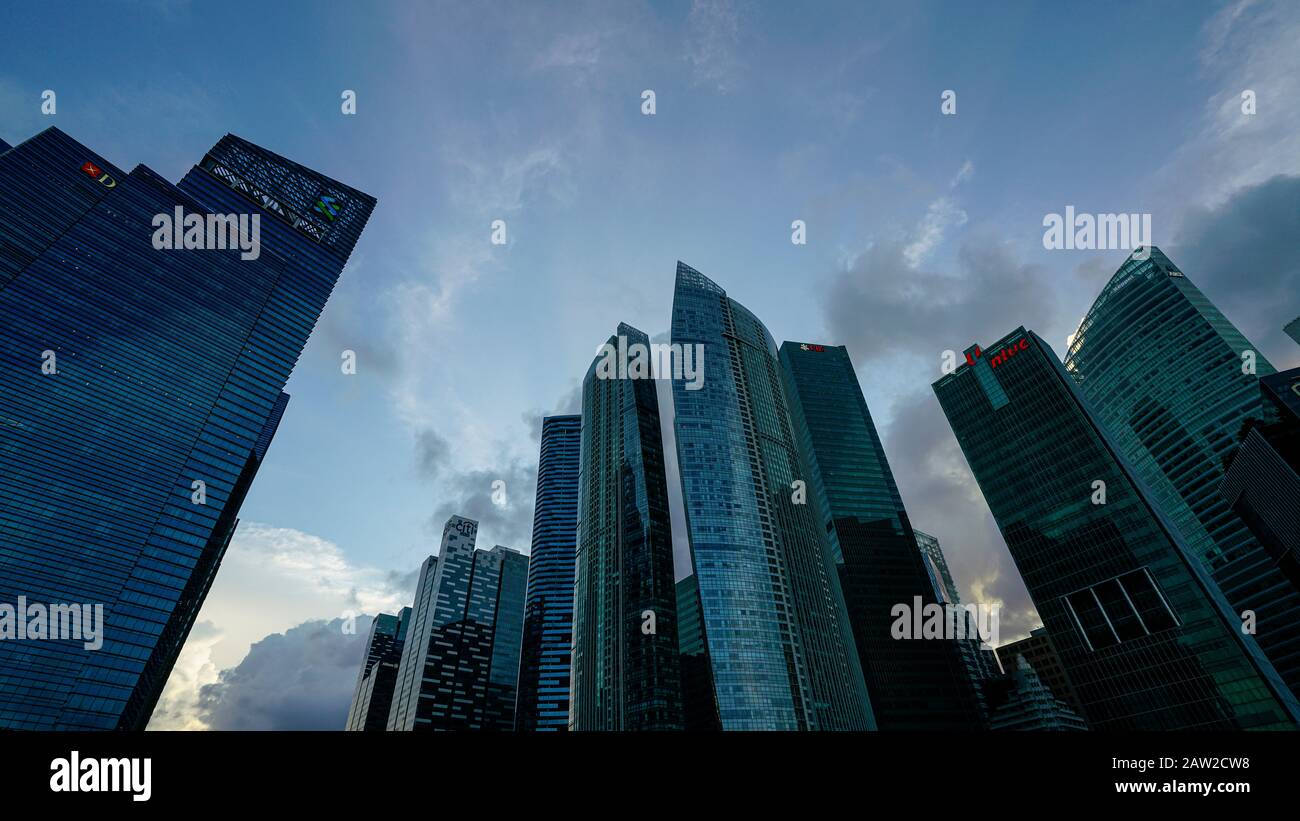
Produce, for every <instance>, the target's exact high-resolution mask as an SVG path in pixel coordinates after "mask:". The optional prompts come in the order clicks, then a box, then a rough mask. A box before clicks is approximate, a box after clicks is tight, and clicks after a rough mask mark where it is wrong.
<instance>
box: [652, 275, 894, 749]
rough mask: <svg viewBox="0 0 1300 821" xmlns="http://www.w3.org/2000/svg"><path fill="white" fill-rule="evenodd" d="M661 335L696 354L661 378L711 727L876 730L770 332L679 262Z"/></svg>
mask: <svg viewBox="0 0 1300 821" xmlns="http://www.w3.org/2000/svg"><path fill="white" fill-rule="evenodd" d="M672 344H673V345H674V346H679V345H680V346H696V345H698V346H700V349H701V350H702V351H703V359H702V360H700V361H698V362H697V367H699V368H700V369H701V372H702V374H703V379H702V382H699V383H696V384H694V385H693V384H692V383H690V382H688V381H686V380H685V379H674V380H673V405H674V408H675V420H674V430H675V432H676V435H677V460H678V466H679V468H680V471H681V479H682V495H683V499H684V502H685V506H686V523H687V530H688V533H689V535H690V545H691V561H692V565H693V570H694V575H695V578H696V582H697V584H698V586H699V594H700V613H701V615H702V618H703V625H704V641H705V645H706V652H707V655H708V659H709V667H710V673H711V675H712V679H713V688H714V693H715V695H716V700H717V707H718V717H719V721H720V724H721V727H722V729H724V730H865V729H874V727H875V722H874V720H873V719H872V715H871V704H870V700H869V698H868V696H867V689H866V685H865V683H864V681H863V677H862V668H861V666H860V665H859V663H858V653H857V649H856V647H855V644H854V637H853V631H852V629H851V627H850V625H849V617H848V613H847V611H846V609H845V605H844V596H843V593H842V592H841V590H840V582H839V575H838V571H837V569H836V564H835V561H834V559H833V558H832V554H831V547H830V545H829V544H828V543H827V541H826V538H825V531H824V529H823V526H822V523H821V522H820V521H819V516H818V513H817V511H816V505H814V504H807V503H803V504H801V503H799V501H797V500H798V498H799V497H798V495H797V494H798V492H799V486H798V485H796V484H795V483H796V481H803V482H805V483H807V480H808V478H809V477H810V475H811V474H810V469H809V467H808V466H807V464H806V462H805V460H804V458H803V455H802V454H801V452H800V448H799V444H798V442H797V440H796V438H795V433H794V429H793V425H792V423H791V421H790V400H789V398H788V397H787V395H786V390H785V388H784V387H783V385H782V377H781V366H780V363H779V362H778V360H777V350H776V343H775V342H774V341H773V340H772V335H771V334H770V333H768V331H767V328H765V327H764V326H763V323H761V322H760V321H759V320H758V318H757V317H756V316H754V315H753V314H752V313H750V312H749V310H747V309H746V308H745V307H744V306H743V305H741V304H740V303H738V302H736V301H735V300H733V299H730V298H729V297H728V296H727V294H726V292H725V291H724V290H723V289H722V288H720V287H718V285H716V284H715V283H714V282H712V281H711V280H710V279H708V278H707V277H705V276H704V275H703V274H701V273H700V272H699V271H696V270H695V269H694V268H691V267H690V266H688V265H685V264H683V263H681V262H679V263H677V282H676V287H675V291H674V294H673V320H672Z"/></svg>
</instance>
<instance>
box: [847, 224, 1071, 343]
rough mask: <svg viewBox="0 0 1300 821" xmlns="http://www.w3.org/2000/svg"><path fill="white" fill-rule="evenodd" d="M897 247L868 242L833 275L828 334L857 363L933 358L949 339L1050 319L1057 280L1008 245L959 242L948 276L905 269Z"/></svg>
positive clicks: (992, 334)
mask: <svg viewBox="0 0 1300 821" xmlns="http://www.w3.org/2000/svg"><path fill="white" fill-rule="evenodd" d="M903 248H904V246H903V245H902V244H901V243H883V244H877V245H875V246H873V247H872V248H871V249H869V250H868V251H866V252H864V253H862V254H861V255H859V256H858V257H857V259H855V260H854V261H853V263H852V264H851V265H850V266H849V267H848V268H847V269H846V270H844V271H841V272H840V273H839V275H838V276H837V277H836V278H835V279H834V280H833V282H832V284H831V287H830V291H829V293H828V294H827V297H826V300H825V302H824V309H825V314H826V325H827V328H828V329H829V330H830V332H831V338H832V339H834V340H836V342H837V343H838V344H841V345H847V346H848V349H849V353H850V354H852V355H853V357H854V361H855V362H856V363H858V364H861V363H862V362H866V361H869V360H872V359H874V358H877V357H880V356H883V355H886V354H891V353H905V354H920V355H922V356H925V357H927V358H933V360H934V361H935V362H936V363H937V362H938V361H939V356H940V355H941V353H942V352H943V351H944V350H947V349H950V348H951V347H952V346H953V345H954V344H963V343H968V342H975V341H980V342H984V343H987V342H991V341H993V340H995V339H997V338H999V337H1001V336H1002V335H1003V334H1006V333H1007V332H1009V331H1012V330H1014V329H1015V328H1016V327H1018V326H1019V325H1022V324H1023V325H1026V326H1028V327H1032V328H1034V329H1035V330H1039V331H1040V332H1044V331H1049V332H1050V330H1051V329H1050V328H1049V327H1048V326H1052V325H1054V323H1055V322H1056V319H1057V311H1056V302H1055V297H1054V294H1053V289H1054V288H1055V287H1057V286H1058V285H1059V283H1056V282H1054V281H1053V279H1052V276H1051V275H1050V274H1049V273H1048V272H1047V271H1046V270H1045V269H1044V268H1042V267H1041V266H1036V265H1029V264H1025V263H1022V262H1021V261H1020V260H1019V259H1018V258H1017V257H1016V255H1015V254H1014V253H1013V252H1012V250H1011V248H1010V246H1009V244H1007V243H1001V242H997V241H995V240H993V239H991V238H988V237H976V238H973V239H971V240H969V241H967V242H965V243H963V245H962V246H961V248H960V250H959V251H958V254H957V259H956V270H955V271H953V272H952V273H941V272H938V271H935V270H930V269H919V268H913V267H911V266H909V265H908V264H907V262H906V260H905V258H904V253H903ZM954 340H957V342H956V343H955V342H954Z"/></svg>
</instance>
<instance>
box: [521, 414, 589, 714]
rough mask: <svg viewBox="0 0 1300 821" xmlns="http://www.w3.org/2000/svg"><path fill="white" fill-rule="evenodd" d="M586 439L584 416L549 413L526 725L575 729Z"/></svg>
mask: <svg viewBox="0 0 1300 821" xmlns="http://www.w3.org/2000/svg"><path fill="white" fill-rule="evenodd" d="M581 445H582V417H581V416H576V415H575V416H548V417H546V418H545V419H543V420H542V443H541V456H540V458H539V460H538V463H537V502H536V505H535V506H534V508H533V546H532V550H531V551H530V553H529V557H528V558H529V562H528V599H527V604H526V605H525V607H524V644H523V652H522V655H521V658H520V662H519V707H518V710H517V713H516V718H515V720H516V723H517V724H518V727H519V729H521V730H567V729H568V728H569V674H570V668H571V667H572V659H573V579H574V569H573V568H574V561H575V552H576V549H577V538H578V455H579V452H580V450H581Z"/></svg>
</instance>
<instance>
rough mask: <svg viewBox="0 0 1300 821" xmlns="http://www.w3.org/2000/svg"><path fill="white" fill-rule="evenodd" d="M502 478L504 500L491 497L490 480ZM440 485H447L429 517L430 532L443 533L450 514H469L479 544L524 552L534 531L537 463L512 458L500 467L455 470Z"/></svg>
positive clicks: (485, 546) (479, 545)
mask: <svg viewBox="0 0 1300 821" xmlns="http://www.w3.org/2000/svg"><path fill="white" fill-rule="evenodd" d="M497 480H500V481H503V482H505V503H504V504H501V505H498V504H497V503H496V502H495V501H493V498H492V496H493V483H494V482H496V481H497ZM443 487H446V488H448V489H450V491H451V494H450V498H444V499H443V501H442V502H441V503H439V504H438V506H437V507H436V508H435V509H434V513H433V515H432V516H431V517H429V521H428V527H429V531H430V532H431V533H434V534H436V535H437V536H438V537H441V536H442V528H443V525H445V524H446V523H447V519H449V518H451V517H452V516H453V515H460V516H468V517H469V518H471V519H473V520H475V521H477V522H478V524H479V538H478V547H480V548H490V547H492V545H494V544H501V545H505V546H506V547H513V548H514V549H516V550H521V551H523V552H525V553H527V552H528V548H529V546H530V544H531V536H532V532H533V494H534V493H535V491H536V487H537V465H536V463H534V462H525V461H523V460H520V459H512V460H510V461H509V462H508V463H507V464H506V465H504V466H503V467H500V468H494V469H490V470H468V471H458V472H457V473H455V474H453V475H451V476H450V477H448V479H447V480H446V481H445V482H444V483H443Z"/></svg>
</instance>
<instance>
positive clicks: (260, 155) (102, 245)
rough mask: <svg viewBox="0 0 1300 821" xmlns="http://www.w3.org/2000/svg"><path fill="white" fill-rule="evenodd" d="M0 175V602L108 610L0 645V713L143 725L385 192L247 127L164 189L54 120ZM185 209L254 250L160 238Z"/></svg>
mask: <svg viewBox="0 0 1300 821" xmlns="http://www.w3.org/2000/svg"><path fill="white" fill-rule="evenodd" d="M0 190H3V191H4V196H3V197H0V601H2V602H7V603H10V604H13V603H14V602H15V600H16V599H17V598H18V597H19V596H22V597H25V598H26V599H27V600H28V601H29V602H43V603H45V604H72V603H82V604H87V605H92V604H101V605H103V608H104V617H105V621H106V628H105V631H104V632H105V634H104V637H103V645H102V647H100V648H99V649H97V650H88V649H86V648H85V647H84V646H83V643H82V642H80V641H53V640H39V641H21V642H18V641H4V642H0V728H22V729H43V730H44V729H113V728H121V729H142V728H143V727H144V726H145V725H146V724H147V723H148V720H149V717H150V714H151V712H152V710H153V707H154V704H155V703H156V702H157V699H158V696H159V694H160V692H161V690H162V687H163V685H164V684H165V682H166V680H167V678H168V675H169V674H170V672H171V669H172V665H173V664H174V662H175V660H176V656H177V653H178V652H179V651H180V649H181V647H182V645H183V644H184V643H185V639H186V637H187V636H188V635H189V631H190V628H191V626H192V625H193V623H194V619H195V616H196V615H197V613H198V611H199V608H200V606H201V605H202V603H203V600H204V597H205V596H206V595H207V592H208V590H209V588H210V586H211V584H212V580H213V578H214V576H215V574H216V571H217V568H218V566H219V565H220V562H221V559H222V556H223V555H224V552H225V550H226V546H227V545H228V544H229V542H230V539H231V536H232V535H233V533H234V531H235V526H236V524H237V521H236V518H237V516H238V512H239V507H240V505H241V503H242V501H243V499H244V496H245V494H246V493H247V491H248V488H249V486H250V484H251V482H252V480H253V477H254V476H255V475H256V473H257V471H258V468H259V467H260V465H261V463H262V460H263V458H264V457H265V455H266V452H267V448H268V447H269V445H270V442H271V438H272V436H273V435H274V433H275V431H276V428H277V426H278V424H279V422H280V419H281V417H282V415H283V414H284V412H285V408H286V404H287V402H288V396H287V395H286V394H285V393H284V392H283V388H284V385H285V382H286V380H287V379H288V378H289V374H290V372H291V371H292V370H293V367H294V363H295V362H296V361H297V358H298V356H299V354H300V353H301V352H302V349H303V346H304V345H305V344H306V342H307V339H308V337H309V336H310V334H311V331H312V328H313V326H314V325H315V323H316V319H317V317H318V316H319V315H320V312H321V309H322V308H323V307H324V305H325V302H326V300H327V299H328V297H329V295H330V292H331V291H332V289H333V288H334V284H335V282H336V281H337V279H338V277H339V274H340V272H341V271H342V270H343V266H344V264H345V263H346V262H347V259H348V256H349V255H350V254H351V252H352V248H353V246H354V245H355V243H356V242H357V239H358V238H359V236H360V234H361V230H362V229H363V228H364V226H365V224H366V221H367V220H368V219H369V216H370V213H371V211H372V209H373V208H374V205H375V200H374V198H372V197H370V196H368V195H366V194H363V193H361V192H359V191H356V190H354V189H352V188H349V187H347V186H345V185H343V184H341V183H339V182H337V181H335V180H332V179H330V178H328V177H325V176H323V175H321V174H319V173H317V172H315V171H312V170H311V169H308V168H304V167H303V166H301V165H298V164H296V163H293V162H291V161H290V160H287V159H285V158H284V157H280V156H278V155H276V154H273V153H271V152H269V151H266V150H264V149H262V148H260V147H258V146H256V145H253V144H251V143H248V142H246V141H244V140H241V139H239V138H238V137H234V136H226V137H225V138H223V139H222V140H221V141H220V142H219V143H217V144H216V145H215V146H214V147H213V148H212V149H211V150H210V151H209V152H208V154H207V155H206V156H205V157H204V158H203V159H202V161H201V162H200V163H199V165H197V166H195V167H194V168H192V169H191V170H190V171H189V172H188V173H187V174H186V175H185V177H184V179H182V180H181V182H180V183H179V185H173V184H172V183H170V182H168V181H166V180H164V179H163V178H161V177H160V176H158V174H156V173H154V172H153V171H152V170H150V169H149V168H148V167H146V166H143V165H139V166H136V167H135V169H134V170H132V171H130V172H127V171H124V170H123V169H121V168H119V167H117V166H116V165H114V164H113V163H111V162H109V161H108V160H106V159H105V158H104V157H101V156H100V155H98V154H96V153H95V152H94V151H92V150H90V149H89V148H87V147H86V146H84V145H82V144H80V143H78V142H77V141H75V140H73V139H72V138H71V137H69V136H68V135H66V134H64V133H63V132H61V131H59V130H58V129H54V128H51V129H47V130H46V131H43V132H41V133H40V134H38V135H37V136H35V137H32V138H31V139H29V140H27V141H26V142H23V143H22V144H20V145H18V146H16V147H14V148H12V149H10V150H7V151H5V152H4V153H3V154H0ZM327 200H328V203H327V202H326V201H327ZM317 206H321V207H322V209H323V210H318V209H317ZM178 208H179V209H181V212H182V214H183V215H184V217H186V218H193V219H195V220H199V221H204V222H206V215H208V214H223V215H236V216H238V215H243V216H244V217H245V221H246V223H247V224H250V225H251V217H257V219H258V220H259V232H258V233H259V234H260V253H257V254H249V255H248V256H249V258H246V259H245V258H242V257H243V256H244V254H243V252H241V250H240V249H238V248H232V249H221V250H217V249H215V248H214V249H211V250H208V249H204V248H191V249H175V250H159V249H157V248H155V247H154V244H153V241H152V240H153V235H154V232H155V225H154V220H155V217H156V216H157V215H167V216H172V215H174V214H175V213H176V209H178ZM250 239H251V237H250ZM254 257H255V258H254Z"/></svg>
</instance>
